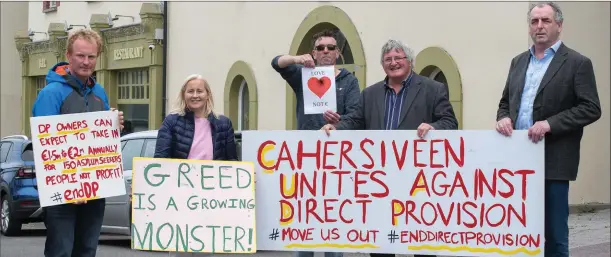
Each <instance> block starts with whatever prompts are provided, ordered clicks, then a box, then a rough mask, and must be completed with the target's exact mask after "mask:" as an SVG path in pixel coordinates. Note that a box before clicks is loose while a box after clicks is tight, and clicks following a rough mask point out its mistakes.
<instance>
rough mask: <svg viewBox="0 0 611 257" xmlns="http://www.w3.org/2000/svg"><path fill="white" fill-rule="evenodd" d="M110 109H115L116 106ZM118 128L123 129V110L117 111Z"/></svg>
mask: <svg viewBox="0 0 611 257" xmlns="http://www.w3.org/2000/svg"><path fill="white" fill-rule="evenodd" d="M110 110H111V111H113V112H114V111H116V110H117V109H116V108H110ZM119 128H120V129H121V130H123V112H122V111H119Z"/></svg>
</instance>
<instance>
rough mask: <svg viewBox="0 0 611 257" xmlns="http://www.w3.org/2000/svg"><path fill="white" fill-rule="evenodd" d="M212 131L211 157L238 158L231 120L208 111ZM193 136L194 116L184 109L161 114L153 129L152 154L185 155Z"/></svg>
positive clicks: (186, 156)
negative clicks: (160, 118)
mask: <svg viewBox="0 0 611 257" xmlns="http://www.w3.org/2000/svg"><path fill="white" fill-rule="evenodd" d="M208 121H209V122H210V129H211V132H212V156H213V157H212V159H213V160H228V161H235V160H237V159H238V153H237V151H236V142H235V134H234V131H233V125H232V124H231V120H230V119H229V118H227V117H225V116H223V115H218V118H217V117H214V115H213V114H212V113H211V114H210V115H208ZM194 136H195V116H194V114H193V112H191V111H188V110H187V111H185V115H184V116H181V115H179V114H177V113H173V114H170V115H168V116H167V117H165V119H164V120H163V123H162V124H161V128H159V131H158V132H157V144H156V145H155V155H154V158H171V159H187V158H188V157H189V152H190V151H191V145H193V137H194Z"/></svg>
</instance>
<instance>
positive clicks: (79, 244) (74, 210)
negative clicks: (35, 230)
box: [44, 199, 106, 257]
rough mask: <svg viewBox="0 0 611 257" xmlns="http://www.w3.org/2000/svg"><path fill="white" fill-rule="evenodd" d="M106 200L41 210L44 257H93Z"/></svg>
mask: <svg viewBox="0 0 611 257" xmlns="http://www.w3.org/2000/svg"><path fill="white" fill-rule="evenodd" d="M105 204H106V200H105V199H98V200H92V201H87V203H86V204H62V205H55V206H49V207H45V208H44V215H45V217H44V221H45V226H47V241H46V242H45V257H95V254H96V251H97V248H98V240H99V238H100V230H101V229H102V220H103V219H104V209H105V208H106V206H105Z"/></svg>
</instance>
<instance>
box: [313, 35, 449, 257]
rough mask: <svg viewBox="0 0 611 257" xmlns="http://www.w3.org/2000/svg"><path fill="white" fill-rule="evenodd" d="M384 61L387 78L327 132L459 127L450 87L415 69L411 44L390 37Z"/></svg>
mask: <svg viewBox="0 0 611 257" xmlns="http://www.w3.org/2000/svg"><path fill="white" fill-rule="evenodd" d="M381 63H382V66H383V68H384V72H385V73H386V75H387V76H386V78H385V79H384V80H383V81H380V82H378V83H376V84H374V85H372V86H369V87H367V88H365V90H363V92H362V93H361V101H360V104H359V106H358V109H357V111H356V112H354V113H351V114H350V115H345V116H342V118H341V120H340V122H339V123H338V124H337V125H332V124H327V125H325V126H323V128H322V129H323V130H325V131H326V132H327V134H329V131H330V130H334V129H338V130H362V129H365V130H418V136H420V137H424V136H425V135H426V133H427V132H428V131H429V130H432V129H437V130H454V129H458V120H457V119H456V116H455V115H454V109H453V108H452V105H451V104H450V100H449V97H448V89H447V87H446V86H445V85H444V84H442V83H439V82H437V81H434V80H432V79H429V78H427V77H424V76H420V75H418V74H416V73H415V72H414V71H413V70H412V67H413V63H414V54H413V51H412V50H411V49H410V48H409V47H407V46H406V45H405V44H403V43H401V42H400V41H397V40H392V39H391V40H389V41H388V42H386V44H384V46H383V47H382V59H381ZM370 255H371V257H392V256H394V254H379V253H372V254H370ZM414 256H415V257H418V256H427V255H414Z"/></svg>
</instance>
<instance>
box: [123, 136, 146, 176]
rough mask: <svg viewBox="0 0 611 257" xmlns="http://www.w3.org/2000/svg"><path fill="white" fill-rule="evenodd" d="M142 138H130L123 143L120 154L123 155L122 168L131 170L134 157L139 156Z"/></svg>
mask: <svg viewBox="0 0 611 257" xmlns="http://www.w3.org/2000/svg"><path fill="white" fill-rule="evenodd" d="M143 144H144V139H132V140H129V141H127V142H126V143H125V146H124V147H123V150H121V155H122V157H123V170H132V165H133V163H132V162H133V161H134V157H140V154H141V153H142V145H143Z"/></svg>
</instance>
